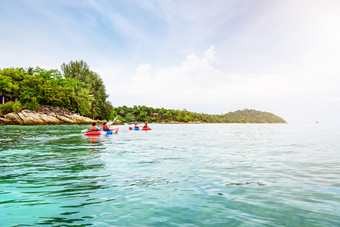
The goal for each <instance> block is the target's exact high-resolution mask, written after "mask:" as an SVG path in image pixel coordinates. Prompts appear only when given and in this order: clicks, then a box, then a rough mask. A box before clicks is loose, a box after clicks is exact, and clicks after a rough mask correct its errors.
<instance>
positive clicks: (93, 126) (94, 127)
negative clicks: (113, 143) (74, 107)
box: [90, 122, 100, 131]
mask: <svg viewBox="0 0 340 227" xmlns="http://www.w3.org/2000/svg"><path fill="white" fill-rule="evenodd" d="M90 130H91V131H99V130H100V129H99V128H98V127H97V126H96V122H93V123H92V126H91V129H90Z"/></svg>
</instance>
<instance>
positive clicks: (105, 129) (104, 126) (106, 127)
mask: <svg viewBox="0 0 340 227" xmlns="http://www.w3.org/2000/svg"><path fill="white" fill-rule="evenodd" d="M103 131H110V129H109V127H108V126H107V125H106V123H104V124H103Z"/></svg>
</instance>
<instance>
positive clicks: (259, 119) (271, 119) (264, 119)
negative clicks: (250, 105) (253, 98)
mask: <svg viewBox="0 0 340 227" xmlns="http://www.w3.org/2000/svg"><path fill="white" fill-rule="evenodd" d="M222 116H223V118H224V122H226V123H286V121H285V120H283V119H282V118H281V117H278V116H276V115H274V114H272V113H268V112H262V111H257V110H249V109H245V110H238V111H235V112H230V113H227V114H225V115H222Z"/></svg>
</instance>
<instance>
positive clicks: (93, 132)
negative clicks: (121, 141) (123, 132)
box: [85, 128, 119, 136]
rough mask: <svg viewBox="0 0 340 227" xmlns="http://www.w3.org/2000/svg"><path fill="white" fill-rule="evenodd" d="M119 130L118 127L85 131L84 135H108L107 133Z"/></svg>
mask: <svg viewBox="0 0 340 227" xmlns="http://www.w3.org/2000/svg"><path fill="white" fill-rule="evenodd" d="M118 130H119V128H113V129H110V131H91V130H89V131H87V132H85V135H87V136H99V135H109V134H113V133H117V132H118Z"/></svg>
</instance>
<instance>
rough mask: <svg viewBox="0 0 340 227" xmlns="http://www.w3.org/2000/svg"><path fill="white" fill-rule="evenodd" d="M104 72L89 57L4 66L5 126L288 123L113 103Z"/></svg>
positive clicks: (0, 111) (253, 115)
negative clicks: (54, 65)
mask: <svg viewBox="0 0 340 227" xmlns="http://www.w3.org/2000/svg"><path fill="white" fill-rule="evenodd" d="M107 98H108V95H107V93H106V89H105V85H104V83H103V80H102V79H101V77H100V75H99V74H97V73H96V72H93V71H92V70H90V68H89V66H88V65H87V64H86V63H85V62H84V61H82V60H81V61H75V62H73V61H71V62H70V63H68V64H65V63H63V64H62V65H61V72H60V71H58V70H54V69H52V70H45V69H42V68H39V67H36V68H35V69H34V68H32V67H29V68H27V69H23V68H4V69H1V70H0V125H54V124H90V123H92V122H99V123H103V122H107V121H112V119H115V118H116V119H117V121H116V122H115V123H116V124H124V123H129V122H148V123H169V124H171V123H286V122H285V121H284V120H283V119H282V118H280V117H278V116H276V115H274V114H272V113H268V112H261V111H257V110H251V109H245V110H238V111H235V112H229V113H227V114H220V115H213V114H204V113H194V112H190V111H187V110H185V109H184V110H173V109H164V108H153V107H146V106H144V105H143V106H133V107H127V106H122V107H113V106H112V104H111V103H110V102H109V101H108V100H107Z"/></svg>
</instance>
